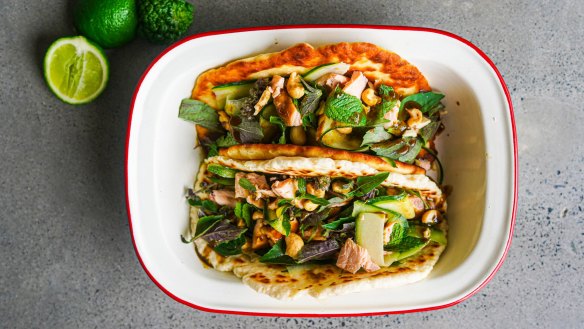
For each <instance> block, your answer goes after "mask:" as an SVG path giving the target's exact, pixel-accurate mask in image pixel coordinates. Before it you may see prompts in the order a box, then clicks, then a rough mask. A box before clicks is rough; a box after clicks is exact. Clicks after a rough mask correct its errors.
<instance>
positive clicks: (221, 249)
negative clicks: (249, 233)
mask: <svg viewBox="0 0 584 329" xmlns="http://www.w3.org/2000/svg"><path fill="white" fill-rule="evenodd" d="M243 232H245V231H242V232H241V233H240V235H239V237H237V238H236V239H233V240H231V241H226V242H221V243H219V244H217V245H216V246H215V248H213V250H215V251H216V252H217V253H219V254H220V255H221V256H225V257H227V256H233V255H239V254H241V253H242V251H241V247H243V245H244V244H245V242H246V239H245V235H243Z"/></svg>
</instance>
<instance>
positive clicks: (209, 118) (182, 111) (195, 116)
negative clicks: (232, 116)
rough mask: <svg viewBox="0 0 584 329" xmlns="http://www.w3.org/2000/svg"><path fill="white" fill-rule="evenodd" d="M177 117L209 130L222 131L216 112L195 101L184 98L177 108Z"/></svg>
mask: <svg viewBox="0 0 584 329" xmlns="http://www.w3.org/2000/svg"><path fill="white" fill-rule="evenodd" d="M178 117H179V118H181V119H183V120H186V121H190V122H194V123H195V124H197V125H199V126H201V127H205V128H208V129H211V130H223V127H221V124H220V123H219V115H218V114H217V111H215V110H214V109H213V108H212V107H210V106H209V105H207V104H205V103H203V102H201V101H198V100H195V99H190V98H185V99H183V100H182V102H181V103H180V107H179V108H178Z"/></svg>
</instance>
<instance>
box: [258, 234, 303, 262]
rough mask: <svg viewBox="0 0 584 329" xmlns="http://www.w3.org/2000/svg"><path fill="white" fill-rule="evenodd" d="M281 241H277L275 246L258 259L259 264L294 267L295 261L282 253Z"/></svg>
mask: <svg viewBox="0 0 584 329" xmlns="http://www.w3.org/2000/svg"><path fill="white" fill-rule="evenodd" d="M284 250H285V249H284V246H283V239H280V240H278V242H276V244H274V246H273V247H272V249H270V250H269V251H268V252H267V253H265V254H264V255H263V256H262V257H260V259H259V261H260V263H266V264H283V265H295V264H296V261H295V260H294V259H292V257H290V256H288V255H286V254H285V253H284Z"/></svg>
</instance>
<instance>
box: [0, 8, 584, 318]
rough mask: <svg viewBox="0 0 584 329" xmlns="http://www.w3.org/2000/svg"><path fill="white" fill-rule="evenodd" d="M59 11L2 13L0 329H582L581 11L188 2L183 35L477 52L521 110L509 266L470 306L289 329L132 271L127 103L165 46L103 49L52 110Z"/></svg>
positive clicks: (64, 21)
mask: <svg viewBox="0 0 584 329" xmlns="http://www.w3.org/2000/svg"><path fill="white" fill-rule="evenodd" d="M70 2H71V1H64V0H50V1H49V0H42V1H40V0H39V1H20V0H3V1H2V3H1V4H0V77H1V78H0V188H1V189H0V191H1V194H0V246H1V249H0V327H2V328H45V327H46V328H122V327H124V328H131V327H135V328H149V327H154V328H167V327H168V328H183V327H185V328H187V327H216V328H249V327H253V328H278V327H283V328H338V327H362V328H365V327H367V328H374V327H396V326H402V327H412V328H453V327H454V328H499V327H504V328H533V327H543V328H545V327H547V328H582V327H583V326H584V311H583V307H582V305H584V294H583V292H584V279H583V275H582V271H583V270H584V212H583V207H584V205H583V199H584V175H583V172H582V170H583V168H584V165H583V163H584V147H582V141H583V140H584V128H583V127H582V123H583V122H584V108H583V107H582V104H584V54H583V52H582V49H583V48H582V47H583V46H582V45H583V44H584V2H583V1H567V0H558V1H554V2H548V1H530V0H522V1H509V0H505V1H483V2H480V3H479V1H454V0H440V1H432V0H428V1H417V0H412V1H408V2H397V1H392V2H388V1H367V2H362V1H288V2H278V3H277V4H275V3H272V2H271V1H265V0H261V1H247V0H246V1H232V0H229V1H209V2H204V1H197V3H196V8H197V10H196V22H195V24H194V25H193V26H192V28H191V30H190V33H198V32H202V31H209V30H218V29H226V28H235V27H245V26H258V25H275V24H302V23H367V24H387V25H410V26H424V27H432V28H438V29H443V30H447V31H450V32H453V33H455V34H458V35H460V36H462V37H464V38H466V39H468V40H470V41H471V42H473V43H474V44H476V45H477V46H478V47H480V48H481V49H482V50H483V51H484V52H485V53H487V55H488V56H490V58H491V59H492V60H493V61H494V62H495V64H496V65H497V66H498V68H499V70H500V71H501V73H502V74H503V76H504V78H505V80H506V82H507V84H508V87H509V90H510V91H511V96H512V100H513V104H514V106H515V115H516V120H517V129H518V136H519V160H520V177H519V180H520V188H519V207H518V214H517V225H516V229H515V234H514V238H513V245H512V247H511V250H510V252H509V254H508V257H507V260H506V262H505V263H504V265H503V266H502V268H501V269H500V271H499V272H498V273H497V274H496V275H495V277H494V278H493V280H492V281H491V282H490V283H489V284H488V285H487V286H486V287H485V288H484V289H482V290H481V291H480V292H479V293H478V294H476V295H475V296H473V297H471V298H470V299H468V300H466V301H464V302H462V303H460V304H458V305H456V306H453V307H450V308H447V309H443V310H439V311H432V312H425V313H415V314H404V315H392V316H380V317H363V318H332V319H286V318H255V317H244V316H229V315H217V314H210V313H204V312H200V311H197V310H193V309H190V308H188V307H186V306H183V305H181V304H179V303H177V302H175V301H174V300H172V299H171V298H169V297H167V296H166V295H165V294H164V293H163V292H162V291H161V290H159V289H158V288H157V287H156V286H155V285H154V284H153V283H152V282H151V281H150V279H149V278H148V277H147V275H146V274H145V272H144V271H143V270H142V268H141V267H140V265H139V263H138V261H137V259H136V256H135V254H134V249H133V247H132V242H131V239H130V234H129V229H128V222H127V218H126V211H125V200H124V183H123V182H124V176H123V164H124V143H125V133H126V123H127V118H128V109H129V105H130V100H131V97H132V92H133V89H134V87H135V85H136V84H137V82H138V79H139V77H140V75H141V74H142V72H143V70H144V69H145V68H146V67H147V65H148V63H149V62H150V61H151V60H152V59H153V58H154V57H155V56H156V55H157V54H158V53H160V52H161V51H162V50H163V49H164V47H163V46H153V45H150V44H147V43H146V42H144V41H142V40H136V41H134V42H133V43H131V44H129V45H127V46H125V47H123V48H121V49H116V50H112V51H108V55H109V59H110V62H111V77H110V83H109V86H108V89H107V90H106V92H105V94H104V95H103V96H102V97H101V98H99V99H98V100H97V101H96V102H94V103H92V104H91V105H86V106H83V107H79V108H75V107H72V106H68V105H64V104H63V103H61V102H60V101H58V100H57V99H56V98H55V97H54V96H53V95H52V94H51V93H50V92H49V90H48V89H47V87H46V86H45V83H44V81H43V78H42V71H41V62H42V57H43V55H44V52H45V50H46V49H47V47H48V45H49V44H50V43H51V42H52V41H53V40H55V39H56V38H57V37H60V36H65V35H72V34H73V33H74V31H73V28H72V23H71V15H70V14H69V3H70Z"/></svg>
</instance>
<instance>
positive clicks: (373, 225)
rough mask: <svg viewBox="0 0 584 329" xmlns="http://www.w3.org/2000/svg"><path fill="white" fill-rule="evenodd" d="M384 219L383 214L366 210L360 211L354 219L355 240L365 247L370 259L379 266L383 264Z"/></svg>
mask: <svg viewBox="0 0 584 329" xmlns="http://www.w3.org/2000/svg"><path fill="white" fill-rule="evenodd" d="M385 220H386V218H385V214H380V213H367V212H366V213H361V214H360V215H359V217H358V218H357V220H356V221H355V242H357V244H358V245H360V246H361V247H363V248H365V249H367V252H368V253H369V256H371V260H372V261H373V262H374V263H375V264H377V265H379V266H385V261H384V256H383V253H384V251H383V226H384V225H385Z"/></svg>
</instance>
